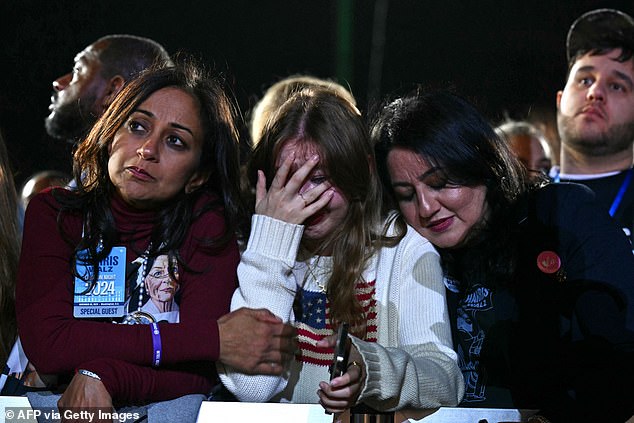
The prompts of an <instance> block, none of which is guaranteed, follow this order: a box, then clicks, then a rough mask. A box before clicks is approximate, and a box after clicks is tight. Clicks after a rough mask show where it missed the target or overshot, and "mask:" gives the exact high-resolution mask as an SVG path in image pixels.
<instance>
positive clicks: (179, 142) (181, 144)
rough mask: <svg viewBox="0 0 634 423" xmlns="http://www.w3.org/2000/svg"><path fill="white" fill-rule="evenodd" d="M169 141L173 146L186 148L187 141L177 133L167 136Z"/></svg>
mask: <svg viewBox="0 0 634 423" xmlns="http://www.w3.org/2000/svg"><path fill="white" fill-rule="evenodd" d="M167 143H168V144H169V145H171V146H173V147H178V148H184V147H185V143H184V142H183V140H181V139H180V138H179V137H177V136H176V135H170V136H168V137H167Z"/></svg>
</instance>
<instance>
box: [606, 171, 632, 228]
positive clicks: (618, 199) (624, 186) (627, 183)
mask: <svg viewBox="0 0 634 423" xmlns="http://www.w3.org/2000/svg"><path fill="white" fill-rule="evenodd" d="M633 172H634V168H630V170H628V172H627V175H625V179H623V183H622V184H621V188H619V192H617V193H616V197H614V200H613V201H612V206H610V216H614V213H616V210H617V209H618V208H619V205H620V204H621V200H623V196H624V195H625V191H627V188H628V187H629V186H630V182H631V181H632V173H633Z"/></svg>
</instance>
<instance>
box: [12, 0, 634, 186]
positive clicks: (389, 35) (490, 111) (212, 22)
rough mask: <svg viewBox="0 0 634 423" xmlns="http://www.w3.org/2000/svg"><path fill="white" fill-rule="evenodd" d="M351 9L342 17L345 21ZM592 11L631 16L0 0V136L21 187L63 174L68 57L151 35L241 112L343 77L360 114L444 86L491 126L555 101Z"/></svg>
mask: <svg viewBox="0 0 634 423" xmlns="http://www.w3.org/2000/svg"><path fill="white" fill-rule="evenodd" d="M381 1H382V2H383V4H387V15H386V16H385V17H384V18H383V19H381V20H380V21H382V22H383V23H384V25H385V33H384V37H385V45H384V50H383V61H382V64H381V66H379V67H378V68H375V70H374V72H375V73H373V75H377V74H376V69H379V71H380V72H379V75H380V77H381V78H380V85H378V90H379V94H378V96H373V95H370V94H369V92H370V91H369V84H370V83H369V80H370V76H369V75H370V74H371V72H372V71H371V70H370V63H371V57H376V56H372V55H371V52H372V38H373V37H372V34H373V28H375V26H374V8H375V4H376V3H378V2H381ZM346 4H347V5H349V7H351V10H350V14H349V15H345V14H344V13H340V11H341V10H344V7H343V6H345V5H346ZM342 5H343V6H342ZM599 7H615V8H619V9H621V10H623V11H625V12H627V13H629V14H634V4H633V2H632V1H631V0H629V1H588V0H550V1H548V2H546V1H539V0H538V1H534V0H533V1H514V0H507V1H487V0H463V1H452V0H433V1H430V0H391V1H390V0H376V1H375V0H284V1H281V0H220V1H218V0H174V1H169V2H168V1H164V0H153V1H146V0H125V1H123V0H112V1H97V0H94V1H93V0H90V1H82V0H74V1H69V0H52V1H34V0H20V1H13V0H0V24H1V25H0V36H1V37H0V64H2V69H3V75H2V76H3V77H2V78H0V81H1V82H0V84H2V85H0V128H1V129H2V132H3V133H4V135H5V140H6V142H7V145H8V149H9V154H10V160H11V163H12V165H13V169H14V171H15V177H16V183H17V184H18V186H19V185H20V184H21V183H22V181H24V179H25V178H27V177H28V176H29V175H30V174H31V173H33V172H35V171H38V170H43V169H61V170H67V169H69V163H70V148H69V146H67V145H65V144H64V143H63V142H60V141H58V140H53V139H51V138H49V137H48V136H47V135H46V133H45V132H44V125H43V119H44V117H45V116H46V115H47V114H48V105H49V99H50V95H51V90H52V88H51V83H52V81H53V80H54V79H55V78H57V77H58V76H60V75H62V74H65V73H67V72H69V71H70V70H71V68H72V65H73V57H74V56H75V54H76V53H77V52H79V51H80V50H82V49H83V48H84V47H86V46H87V45H88V44H90V43H92V42H93V41H94V40H96V39H97V38H99V37H101V36H103V35H106V34H110V33H130V34H136V35H142V36H146V37H150V38H153V39H155V40H156V41H158V42H160V43H161V44H163V45H164V46H165V47H166V49H167V50H168V51H169V52H170V53H175V52H177V51H185V52H188V53H192V54H194V55H196V56H198V57H199V58H201V59H203V60H204V61H205V62H207V63H209V64H213V65H214V66H215V68H216V69H217V70H219V71H223V72H225V73H226V74H228V75H230V77H231V79H232V81H233V87H234V90H235V94H236V96H237V98H238V101H239V103H240V106H241V108H242V111H243V113H247V112H248V110H249V108H250V107H251V106H252V105H253V104H254V102H255V101H256V100H257V99H258V98H259V97H260V96H261V94H262V92H263V90H264V89H265V88H266V87H267V86H268V85H269V84H271V83H272V82H275V81H277V80H278V79H280V78H282V77H284V76H287V75H290V74H293V73H309V74H312V75H315V76H319V77H328V78H333V79H335V78H337V77H342V78H345V81H341V80H340V81H339V82H343V83H344V84H346V85H349V86H350V87H351V89H352V91H353V93H354V95H355V96H356V98H357V100H358V102H359V105H360V107H361V109H362V111H364V112H366V111H369V110H370V109H371V106H372V104H375V103H376V100H377V99H381V98H382V97H383V96H385V95H388V94H390V93H394V92H399V91H403V90H405V89H407V88H409V87H411V86H412V84H415V83H421V84H424V85H433V86H444V85H448V86H452V87H453V89H454V90H455V91H457V92H458V93H460V94H462V95H464V96H466V97H468V98H469V99H471V100H472V101H473V102H474V103H476V105H477V106H478V108H479V109H480V110H481V111H482V112H483V113H484V114H485V115H486V116H487V117H489V119H491V121H492V122H496V121H497V122H499V120H500V119H502V117H503V116H504V113H505V112H506V113H508V114H510V115H511V117H514V118H524V117H526V114H527V113H528V111H529V110H532V109H535V108H540V107H548V108H552V107H554V99H555V93H556V91H557V90H558V89H560V88H561V87H562V86H563V82H564V78H565V71H566V64H565V59H564V44H565V36H566V32H567V30H568V27H569V25H570V23H571V22H572V21H573V20H574V19H575V18H576V17H577V16H579V15H580V14H581V13H583V12H585V11H587V10H591V9H595V8H599ZM340 21H343V22H346V24H345V25H344V26H338V24H337V23H338V22H340ZM338 28H339V29H341V28H343V30H340V31H338ZM345 40H348V43H346V42H345ZM346 45H347V46H349V53H348V54H344V55H343V58H344V59H343V60H344V66H342V65H339V66H338V65H337V63H341V62H338V60H337V58H338V55H337V52H338V51H341V50H340V49H341V46H346ZM338 46H339V48H340V49H339V50H338ZM346 63H347V65H346ZM373 80H376V77H374V78H373ZM373 87H377V85H376V84H374V85H373Z"/></svg>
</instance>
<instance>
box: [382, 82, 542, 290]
mask: <svg viewBox="0 0 634 423" xmlns="http://www.w3.org/2000/svg"><path fill="white" fill-rule="evenodd" d="M372 137H373V140H374V142H375V152H376V159H377V167H378V172H379V175H380V177H381V181H382V183H383V186H384V189H385V191H386V192H387V193H389V194H390V195H393V190H392V185H391V182H390V175H389V172H388V168H387V156H388V154H389V152H390V151H391V150H392V149H393V148H395V147H400V148H404V149H408V150H411V151H412V152H414V153H416V154H418V155H420V156H421V157H424V158H425V160H427V161H428V162H429V164H430V166H437V167H439V168H441V169H442V170H443V172H444V174H445V176H446V177H447V179H448V180H449V181H450V182H451V183H452V184H456V185H463V186H478V185H484V186H485V187H486V202H487V204H488V207H489V210H490V214H489V216H488V218H486V220H485V221H483V222H481V223H480V224H479V225H477V227H474V228H473V230H474V232H473V234H472V235H471V236H470V237H469V241H468V243H467V245H465V247H464V248H462V249H460V250H452V249H444V250H443V249H441V250H440V254H441V256H442V258H443V266H444V267H445V270H446V271H447V272H448V273H449V274H450V275H451V276H454V277H465V279H467V280H469V281H481V282H486V283H504V281H507V280H508V279H509V277H510V275H511V274H512V273H513V271H514V268H515V257H514V254H515V248H514V247H513V239H512V232H513V228H514V227H515V221H516V214H515V213H514V210H516V205H517V202H518V199H520V198H522V196H523V195H524V194H525V193H526V192H528V191H529V190H531V189H532V186H533V184H532V183H531V182H530V181H529V178H528V176H527V173H526V171H525V169H524V168H523V166H522V165H521V163H520V162H519V161H518V160H517V159H516V158H515V156H514V155H513V153H512V152H511V151H510V150H509V148H508V146H507V144H506V143H505V142H504V140H503V139H501V138H500V137H498V135H497V134H496V133H495V131H494V130H493V128H492V126H491V125H490V124H489V123H488V122H487V121H486V119H485V118H484V117H483V116H482V115H481V114H480V113H479V112H478V111H477V110H476V109H475V108H474V107H473V106H472V105H471V104H470V103H469V102H468V101H466V100H464V99H463V98H461V97H459V96H457V95H455V94H452V93H450V92H447V91H431V92H423V91H422V90H415V91H414V92H412V93H410V94H408V95H406V96H404V97H401V98H398V99H396V100H394V101H391V102H390V103H388V104H387V105H386V106H385V107H384V108H383V109H382V110H381V112H380V113H379V115H378V116H377V117H376V119H375V121H374V123H373V125H372ZM392 202H393V204H395V203H396V202H395V201H394V198H393V197H392ZM491 222H495V224H491Z"/></svg>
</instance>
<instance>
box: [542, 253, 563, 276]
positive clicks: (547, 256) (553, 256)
mask: <svg viewBox="0 0 634 423" xmlns="http://www.w3.org/2000/svg"><path fill="white" fill-rule="evenodd" d="M537 267H538V268H539V270H541V271H542V272H544V273H555V272H556V271H557V270H559V268H560V267H561V259H560V258H559V256H558V255H557V253H555V252H554V251H542V252H541V253H539V255H538V256H537Z"/></svg>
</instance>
